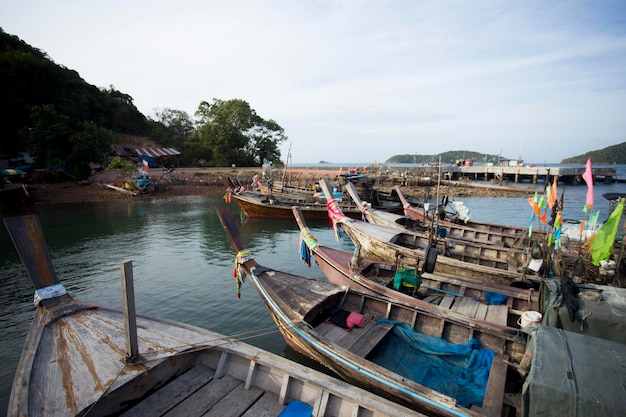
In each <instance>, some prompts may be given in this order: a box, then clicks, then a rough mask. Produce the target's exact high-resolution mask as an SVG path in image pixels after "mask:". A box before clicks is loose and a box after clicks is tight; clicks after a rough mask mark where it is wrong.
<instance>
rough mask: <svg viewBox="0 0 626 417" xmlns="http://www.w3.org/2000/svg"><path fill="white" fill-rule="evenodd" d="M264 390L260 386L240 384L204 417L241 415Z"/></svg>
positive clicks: (235, 416) (236, 416)
mask: <svg viewBox="0 0 626 417" xmlns="http://www.w3.org/2000/svg"><path fill="white" fill-rule="evenodd" d="M263 392H264V391H263V390H262V389H261V388H259V387H252V388H250V389H245V388H244V387H243V385H238V386H237V387H236V388H235V389H234V390H232V391H230V392H229V393H228V394H227V395H226V396H224V397H223V398H222V399H221V400H220V401H219V402H218V403H217V404H215V405H214V406H213V407H211V409H210V410H209V412H207V413H206V414H203V417H239V416H240V415H241V414H243V413H244V412H245V411H246V410H247V409H248V408H249V407H250V406H252V404H254V403H255V402H256V401H257V400H258V399H259V398H261V396H262V395H263Z"/></svg>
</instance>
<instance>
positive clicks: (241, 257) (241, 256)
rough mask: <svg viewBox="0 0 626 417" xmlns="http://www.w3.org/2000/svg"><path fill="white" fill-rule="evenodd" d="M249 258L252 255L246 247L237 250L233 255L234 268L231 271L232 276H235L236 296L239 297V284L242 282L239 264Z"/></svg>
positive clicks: (251, 257)
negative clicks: (234, 255)
mask: <svg viewBox="0 0 626 417" xmlns="http://www.w3.org/2000/svg"><path fill="white" fill-rule="evenodd" d="M251 259H253V256H252V255H251V254H250V250H248V249H244V250H241V251H239V252H237V256H236V257H235V270H234V271H233V278H235V287H236V292H237V298H241V285H242V284H243V282H244V280H243V274H241V273H240V272H239V265H241V264H243V263H245V262H247V261H249V260H251Z"/></svg>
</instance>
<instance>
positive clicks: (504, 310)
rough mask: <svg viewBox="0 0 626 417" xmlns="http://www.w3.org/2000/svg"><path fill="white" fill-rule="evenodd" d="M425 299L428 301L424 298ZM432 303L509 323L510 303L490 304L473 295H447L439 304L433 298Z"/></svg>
mask: <svg viewBox="0 0 626 417" xmlns="http://www.w3.org/2000/svg"><path fill="white" fill-rule="evenodd" d="M424 301H427V300H426V299H424ZM432 304H435V305H438V306H439V307H441V308H445V309H447V310H452V311H456V312H458V313H460V314H463V315H464V316H467V317H472V318H475V319H478V320H485V321H488V322H491V323H497V324H501V325H503V326H506V325H507V317H508V313H509V306H508V305H489V304H485V303H481V302H480V301H477V300H475V299H473V298H471V297H454V296H452V295H446V296H444V297H443V299H441V301H440V302H439V303H438V304H437V300H436V299H434V298H433V299H432Z"/></svg>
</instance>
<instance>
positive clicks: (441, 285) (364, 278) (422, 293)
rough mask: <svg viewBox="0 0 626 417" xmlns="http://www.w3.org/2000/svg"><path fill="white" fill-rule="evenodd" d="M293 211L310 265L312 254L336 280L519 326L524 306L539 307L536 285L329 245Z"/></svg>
mask: <svg viewBox="0 0 626 417" xmlns="http://www.w3.org/2000/svg"><path fill="white" fill-rule="evenodd" d="M293 213H294V217H295V219H296V222H297V223H298V226H299V227H300V232H301V239H300V245H301V247H300V250H299V253H300V255H301V258H302V260H304V261H305V262H308V263H309V265H310V264H311V262H310V257H311V255H312V256H313V258H314V260H315V262H316V263H317V264H318V265H319V267H320V268H321V270H322V272H323V273H324V275H325V276H326V278H327V279H328V281H329V282H332V283H334V284H337V285H343V286H353V287H356V288H359V289H361V290H363V291H371V292H373V293H375V294H379V295H383V296H386V297H391V298H396V299H398V300H401V301H402V302H404V303H407V304H410V305H416V306H422V305H423V304H424V303H430V304H432V305H436V306H438V307H440V308H443V309H447V310H449V311H450V314H461V315H466V316H469V317H473V318H476V319H479V320H484V321H487V322H491V323H496V324H498V325H501V326H509V327H513V328H518V329H519V327H520V319H521V315H522V314H524V312H526V311H537V310H538V306H539V293H538V292H537V291H535V290H533V289H523V288H516V287H511V286H508V285H501V284H494V283H492V282H484V281H480V280H477V279H471V278H464V277H459V276H454V275H449V274H445V275H443V274H432V273H427V272H420V271H419V269H418V268H414V267H410V266H407V265H400V264H398V263H389V262H382V261H378V260H375V259H371V258H367V257H363V256H361V254H360V250H359V248H356V250H355V252H354V253H353V254H352V253H349V252H346V251H342V250H339V249H335V248H331V247H329V246H325V245H323V244H321V243H320V242H319V241H318V240H317V239H316V238H315V236H314V235H313V233H312V232H311V230H310V229H309V228H308V226H307V224H306V221H305V219H304V216H302V212H301V211H300V209H299V208H298V207H293ZM302 245H306V246H305V247H302Z"/></svg>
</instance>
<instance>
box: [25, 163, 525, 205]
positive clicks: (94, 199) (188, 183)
mask: <svg viewBox="0 0 626 417" xmlns="http://www.w3.org/2000/svg"><path fill="white" fill-rule="evenodd" d="M148 173H149V175H150V178H151V179H152V180H153V181H154V182H155V183H156V191H155V192H154V193H146V194H139V195H137V196H132V195H129V194H127V193H124V192H120V191H116V190H113V189H110V188H107V187H106V186H105V185H104V184H113V185H115V186H118V187H120V188H123V186H124V182H125V181H126V180H127V177H125V176H123V175H121V174H120V173H119V172H117V171H105V172H101V173H94V174H92V176H91V177H90V178H89V180H87V181H81V182H75V181H66V182H57V183H39V184H33V185H32V186H31V187H32V188H33V190H34V192H33V193H32V196H31V200H32V201H33V202H35V203H40V204H58V203H98V202H105V201H111V200H133V199H134V200H155V199H160V198H173V197H180V196H209V197H221V196H223V195H224V194H225V193H226V188H227V187H226V186H225V185H224V184H223V182H222V177H224V176H232V177H238V178H241V179H242V183H244V184H246V183H248V180H249V179H251V178H252V176H253V175H255V174H258V175H262V174H263V170H262V168H260V167H258V168H239V169H229V168H224V167H222V168H177V169H176V170H175V171H174V172H172V173H163V172H161V170H156V169H153V170H151V171H148ZM283 174H284V172H283V171H280V172H279V170H278V169H274V170H273V171H271V172H270V173H269V176H270V177H271V178H273V179H275V180H281V179H282V177H283ZM338 174H339V173H338V172H337V171H336V170H334V169H333V170H330V169H324V168H320V169H317V168H290V169H289V170H288V171H287V174H286V177H287V178H288V179H290V181H291V183H293V184H296V185H300V186H310V185H311V184H313V183H315V182H316V181H317V180H319V179H320V178H328V179H329V180H331V181H333V180H336V179H337V177H338ZM243 180H246V182H244V181H243ZM398 181H399V179H397V178H389V177H387V178H382V177H381V178H379V179H377V181H376V185H375V189H377V190H378V191H381V192H389V191H391V190H392V189H393V187H394V186H395V185H396V184H398ZM410 182H411V181H408V183H406V184H405V185H402V189H403V191H404V193H405V194H406V195H407V196H410V197H414V198H418V199H419V198H421V197H424V196H425V195H426V193H430V194H432V190H433V189H434V188H436V185H431V184H427V185H421V184H418V183H415V184H411V183H410ZM534 192H535V190H534V189H530V188H522V187H520V188H518V189H516V188H514V187H507V186H501V185H494V184H490V183H484V184H483V183H480V184H478V183H477V184H472V183H470V182H468V183H463V182H457V183H455V184H451V185H450V184H448V185H440V194H441V195H454V196H456V197H519V196H526V195H531V193H534Z"/></svg>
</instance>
